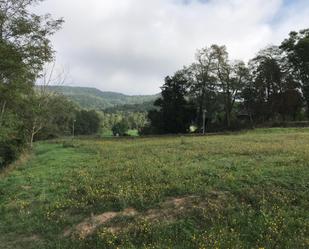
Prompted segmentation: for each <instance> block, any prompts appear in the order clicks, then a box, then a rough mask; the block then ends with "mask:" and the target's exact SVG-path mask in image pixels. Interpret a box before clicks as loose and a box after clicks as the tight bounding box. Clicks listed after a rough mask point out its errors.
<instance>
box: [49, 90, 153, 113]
mask: <svg viewBox="0 0 309 249" xmlns="http://www.w3.org/2000/svg"><path fill="white" fill-rule="evenodd" d="M49 89H50V90H51V91H54V92H57V93H60V94H63V95H65V96H66V97H68V98H69V99H71V100H73V101H74V102H76V103H77V104H78V105H79V106H80V107H82V108H86V109H96V110H102V109H106V108H115V107H117V106H123V105H129V108H130V109H132V108H137V109H138V110H140V109H142V110H143V111H147V110H145V109H143V105H141V104H143V103H145V102H147V106H149V102H150V103H151V102H153V101H154V100H155V99H156V98H158V96H159V95H135V96H129V95H125V94H121V93H116V92H102V91H100V90H98V89H96V88H90V87H70V86H49ZM139 105H141V106H139ZM133 106H135V107H133Z"/></svg>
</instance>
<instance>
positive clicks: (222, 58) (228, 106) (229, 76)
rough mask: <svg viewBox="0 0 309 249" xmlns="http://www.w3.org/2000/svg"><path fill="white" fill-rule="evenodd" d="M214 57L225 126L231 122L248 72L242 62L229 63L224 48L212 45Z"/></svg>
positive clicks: (228, 125)
mask: <svg viewBox="0 0 309 249" xmlns="http://www.w3.org/2000/svg"><path fill="white" fill-rule="evenodd" d="M211 49H212V51H213V53H214V56H215V64H216V68H215V70H216V77H217V89H218V91H219V92H220V93H221V95H222V97H223V104H224V112H225V118H226V125H227V127H228V128H229V127H230V126H231V121H232V111H233V107H234V105H235V101H236V100H237V98H240V93H241V91H242V89H243V87H244V85H245V82H246V81H247V80H248V70H247V68H246V65H245V64H244V62H242V61H235V62H230V60H229V55H228V52H227V50H226V47H225V46H218V45H212V46H211Z"/></svg>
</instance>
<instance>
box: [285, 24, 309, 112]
mask: <svg viewBox="0 0 309 249" xmlns="http://www.w3.org/2000/svg"><path fill="white" fill-rule="evenodd" d="M281 49H283V50H284V51H285V52H286V53H287V57H288V61H289V63H290V65H289V66H290V67H291V68H293V71H294V75H295V76H296V77H297V79H298V80H299V81H300V82H301V89H302V92H303V95H304V98H305V100H306V104H307V114H308V117H309V29H304V30H301V31H299V32H295V31H293V32H291V33H290V36H289V38H287V39H285V40H284V41H283V42H282V44H281Z"/></svg>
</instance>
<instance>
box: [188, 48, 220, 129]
mask: <svg viewBox="0 0 309 249" xmlns="http://www.w3.org/2000/svg"><path fill="white" fill-rule="evenodd" d="M215 68H216V65H215V54H214V53H213V51H212V50H211V48H207V47H206V48H203V49H200V50H198V51H197V53H196V62H195V63H193V64H192V65H190V66H189V67H188V68H185V69H184V70H183V71H184V73H185V74H186V77H187V80H188V83H189V95H190V98H191V99H192V100H193V101H194V102H195V104H196V107H197V120H196V123H197V125H198V126H199V127H201V126H202V121H203V112H204V110H207V113H208V114H209V115H210V116H214V115H215V113H216V110H218V101H217V92H216V81H217V79H216V75H215Z"/></svg>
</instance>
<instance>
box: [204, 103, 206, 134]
mask: <svg viewBox="0 0 309 249" xmlns="http://www.w3.org/2000/svg"><path fill="white" fill-rule="evenodd" d="M205 133H206V109H204V110H203V135H205Z"/></svg>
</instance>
